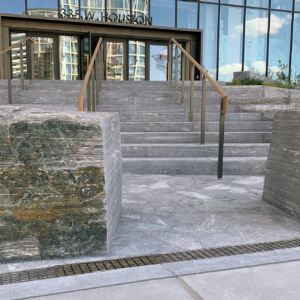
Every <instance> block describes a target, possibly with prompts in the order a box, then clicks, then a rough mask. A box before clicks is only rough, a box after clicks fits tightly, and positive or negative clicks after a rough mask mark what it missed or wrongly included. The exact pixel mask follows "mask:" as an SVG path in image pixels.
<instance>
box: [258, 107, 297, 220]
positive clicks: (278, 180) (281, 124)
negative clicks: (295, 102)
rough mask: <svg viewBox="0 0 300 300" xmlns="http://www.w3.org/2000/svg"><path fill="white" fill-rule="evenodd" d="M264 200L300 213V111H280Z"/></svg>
mask: <svg viewBox="0 0 300 300" xmlns="http://www.w3.org/2000/svg"><path fill="white" fill-rule="evenodd" d="M263 200H264V201H266V202H268V203H270V204H273V205H274V206H276V207H278V208H280V209H282V210H284V211H286V212H288V213H290V214H292V215H295V216H297V217H300V112H296V111H288V112H287V111H286V112H277V113H276V114H275V116H274V123H273V129H272V135H271V144H270V151H269V156H268V162H267V170H266V177H265V184H264V192H263Z"/></svg>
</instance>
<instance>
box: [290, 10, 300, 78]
mask: <svg viewBox="0 0 300 300" xmlns="http://www.w3.org/2000/svg"><path fill="white" fill-rule="evenodd" d="M299 51H300V14H295V15H294V32H293V52H292V74H291V75H292V81H297V84H300V82H299V81H300V78H299V79H298V80H297V78H296V77H297V75H298V74H300V57H299ZM299 77H300V76H299Z"/></svg>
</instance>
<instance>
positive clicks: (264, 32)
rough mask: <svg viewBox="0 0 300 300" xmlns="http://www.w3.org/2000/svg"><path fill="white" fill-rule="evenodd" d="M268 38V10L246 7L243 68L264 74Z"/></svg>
mask: <svg viewBox="0 0 300 300" xmlns="http://www.w3.org/2000/svg"><path fill="white" fill-rule="evenodd" d="M267 38H268V11H267V10H261V9H248V8H247V11H246V30H245V56H244V57H245V58H244V70H245V71H249V70H251V71H254V72H256V73H258V74H261V75H265V74H266V56H267Z"/></svg>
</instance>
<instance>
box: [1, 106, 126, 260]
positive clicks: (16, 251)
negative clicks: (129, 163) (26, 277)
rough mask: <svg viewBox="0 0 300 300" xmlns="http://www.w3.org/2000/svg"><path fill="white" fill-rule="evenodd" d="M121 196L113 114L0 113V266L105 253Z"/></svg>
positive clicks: (13, 109)
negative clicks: (8, 263) (2, 264)
mask: <svg viewBox="0 0 300 300" xmlns="http://www.w3.org/2000/svg"><path fill="white" fill-rule="evenodd" d="M121 197H122V154H121V145H120V126H119V116H118V114H117V113H79V112H58V111H55V112H54V111H42V110H38V109H26V108H20V107H9V106H2V107H0V240H1V243H0V262H13V261H24V260H38V259H53V258H63V257H75V256H81V255H99V254H105V253H107V251H108V249H109V247H110V244H111V242H112V240H113V235H114V232H115V229H116V226H117V224H118V220H119V215H120V209H121V201H122V200H121Z"/></svg>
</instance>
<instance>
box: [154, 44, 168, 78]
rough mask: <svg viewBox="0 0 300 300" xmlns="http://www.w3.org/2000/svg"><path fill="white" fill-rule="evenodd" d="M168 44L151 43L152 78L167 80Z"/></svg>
mask: <svg viewBox="0 0 300 300" xmlns="http://www.w3.org/2000/svg"><path fill="white" fill-rule="evenodd" d="M167 63H168V46H157V45H150V80H151V81H166V80H167Z"/></svg>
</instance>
